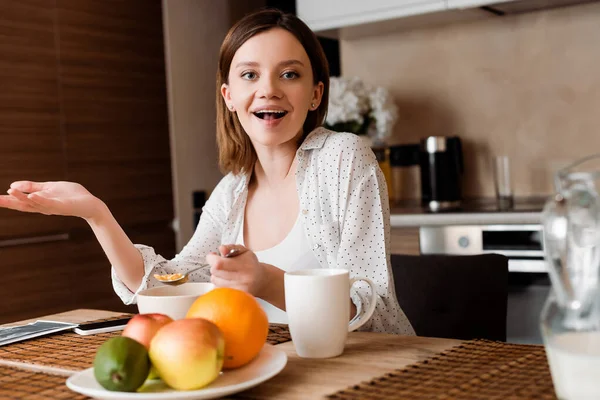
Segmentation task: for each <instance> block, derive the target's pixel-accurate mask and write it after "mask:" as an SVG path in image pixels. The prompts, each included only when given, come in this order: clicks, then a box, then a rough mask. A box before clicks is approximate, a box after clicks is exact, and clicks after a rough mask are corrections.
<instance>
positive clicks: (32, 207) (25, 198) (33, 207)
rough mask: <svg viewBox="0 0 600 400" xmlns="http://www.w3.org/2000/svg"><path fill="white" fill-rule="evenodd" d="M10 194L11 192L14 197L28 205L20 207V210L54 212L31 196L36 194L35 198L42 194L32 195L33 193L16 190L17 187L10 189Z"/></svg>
mask: <svg viewBox="0 0 600 400" xmlns="http://www.w3.org/2000/svg"><path fill="white" fill-rule="evenodd" d="M8 194H10V195H11V196H13V197H14V198H16V199H17V200H18V201H19V202H21V203H23V204H24V205H26V206H27V207H24V208H23V209H19V210H20V211H29V212H39V213H42V214H52V212H51V211H50V210H49V209H48V208H47V207H45V206H44V205H43V204H38V203H36V202H35V201H34V200H33V199H31V198H30V197H29V196H35V197H34V198H39V197H40V196H39V195H37V194H36V195H31V194H30V195H26V194H25V193H23V192H21V191H19V190H16V189H8Z"/></svg>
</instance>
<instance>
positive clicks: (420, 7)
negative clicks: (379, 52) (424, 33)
mask: <svg viewBox="0 0 600 400" xmlns="http://www.w3.org/2000/svg"><path fill="white" fill-rule="evenodd" d="M296 8H297V13H298V16H299V17H300V18H301V19H302V20H303V21H304V22H306V23H307V24H308V26H310V28H311V29H312V30H314V31H316V32H318V31H324V30H328V29H337V28H342V27H347V26H352V25H360V24H365V23H370V22H378V21H384V20H390V19H396V18H401V17H406V16H410V15H417V14H426V13H430V12H434V11H441V10H444V9H445V8H446V0H370V1H364V0H347V1H346V0H297V1H296Z"/></svg>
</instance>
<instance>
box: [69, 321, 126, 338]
mask: <svg viewBox="0 0 600 400" xmlns="http://www.w3.org/2000/svg"><path fill="white" fill-rule="evenodd" d="M130 319H131V317H124V318H119V319H112V320H109V321H101V322H89V323H83V324H79V326H77V327H76V328H75V329H74V331H75V333H77V334H79V335H94V334H96V333H104V332H112V331H118V330H123V329H125V325H127V323H128V322H129V320H130Z"/></svg>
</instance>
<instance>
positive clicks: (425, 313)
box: [391, 254, 508, 341]
mask: <svg viewBox="0 0 600 400" xmlns="http://www.w3.org/2000/svg"><path fill="white" fill-rule="evenodd" d="M391 258H392V269H393V273H394V286H395V288H396V296H397V297H398V303H400V306H401V307H402V310H403V311H404V313H405V314H406V317H407V318H408V319H409V321H410V322H411V324H412V326H413V328H414V329H415V332H416V333H417V335H419V336H429V337H441V338H452V339H464V340H469V339H490V340H500V341H506V307H507V306H506V304H507V296H508V258H506V257H505V256H502V255H499V254H483V255H474V256H447V255H420V256H412V255H400V254H392V256H391Z"/></svg>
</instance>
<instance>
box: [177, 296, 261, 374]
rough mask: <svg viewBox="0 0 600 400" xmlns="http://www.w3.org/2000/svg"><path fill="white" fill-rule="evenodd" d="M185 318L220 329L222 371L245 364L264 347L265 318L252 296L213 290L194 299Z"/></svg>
mask: <svg viewBox="0 0 600 400" xmlns="http://www.w3.org/2000/svg"><path fill="white" fill-rule="evenodd" d="M186 318H205V319H207V320H209V321H212V322H213V323H214V324H215V325H217V326H218V327H219V329H221V332H223V336H224V338H225V362H224V363H223V367H224V368H237V367H241V366H242V365H245V364H247V363H249V362H250V361H251V360H252V359H253V358H254V357H256V355H257V354H258V353H259V352H260V350H261V349H262V348H263V346H264V345H265V342H266V341H267V334H268V333H269V320H268V319H267V314H265V312H264V311H263V309H262V307H261V306H260V304H258V302H257V301H256V299H255V298H254V296H252V295H251V294H249V293H246V292H244V291H241V290H238V289H231V288H216V289H213V290H211V291H210V292H208V293H206V294H203V295H202V296H200V297H198V299H196V301H194V303H193V304H192V305H191V307H190V309H189V310H188V312H187V315H186Z"/></svg>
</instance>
